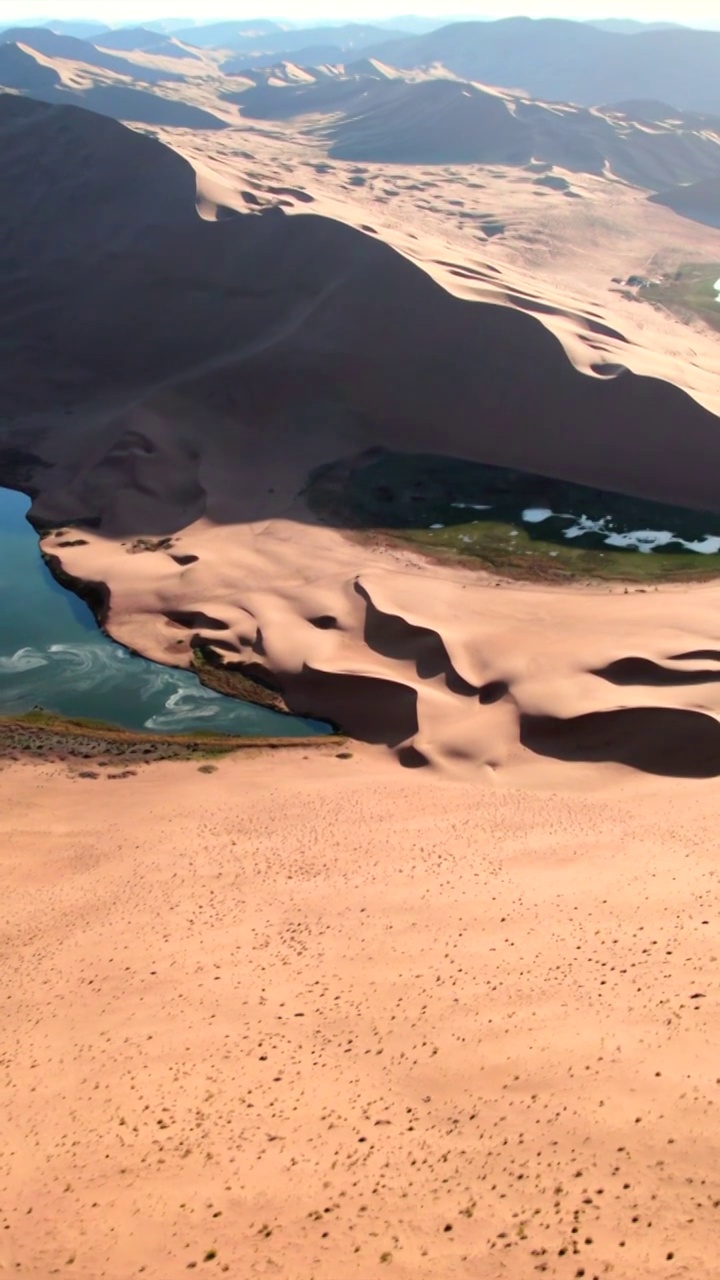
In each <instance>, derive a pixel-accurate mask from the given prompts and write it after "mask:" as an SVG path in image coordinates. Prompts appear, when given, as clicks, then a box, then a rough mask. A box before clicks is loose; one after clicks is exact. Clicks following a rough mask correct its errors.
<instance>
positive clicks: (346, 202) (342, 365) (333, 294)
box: [0, 33, 720, 1280]
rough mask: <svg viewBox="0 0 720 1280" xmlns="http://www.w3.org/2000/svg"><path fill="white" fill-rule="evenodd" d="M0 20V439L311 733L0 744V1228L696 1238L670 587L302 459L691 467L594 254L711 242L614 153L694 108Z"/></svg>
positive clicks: (647, 156)
mask: <svg viewBox="0 0 720 1280" xmlns="http://www.w3.org/2000/svg"><path fill="white" fill-rule="evenodd" d="M21 35H22V33H21ZM28 40H30V42H31V43H30V44H28ZM63 40H65V38H64V37H63ZM33 41H34V44H35V45H37V44H38V41H37V40H36V39H35V37H33V36H32V34H30V35H27V34H26V35H25V36H24V38H20V37H18V39H17V40H16V41H15V42H12V43H10V44H8V45H7V46H2V47H0V83H6V84H7V87H8V88H11V89H13V90H15V91H16V92H14V93H12V94H3V95H0V152H1V156H0V158H1V159H2V164H3V174H4V179H5V184H6V191H7V200H6V201H5V203H4V209H3V213H2V216H3V225H2V237H1V238H0V252H1V255H2V266H3V271H4V279H5V281H6V285H7V287H6V288H5V289H4V291H3V293H2V295H0V339H1V340H2V344H3V351H4V353H5V357H6V359H5V366H4V378H3V381H2V386H1V387H0V483H13V484H16V485H18V487H21V488H23V489H24V490H25V491H26V492H28V493H29V494H31V495H32V498H33V509H32V514H33V519H34V520H35V522H36V524H37V526H38V528H39V529H40V530H42V548H43V551H44V552H45V553H46V555H48V556H49V557H52V559H53V561H54V562H56V563H57V565H58V566H59V567H60V569H61V571H62V572H63V573H64V574H66V575H69V576H70V578H74V579H76V580H77V582H78V583H79V584H85V587H86V588H87V584H92V590H93V592H94V598H95V599H96V600H98V601H100V604H99V606H98V609H99V612H100V614H101V620H102V622H103V625H104V626H105V627H106V628H107V630H108V631H109V633H110V634H111V635H112V636H113V637H114V638H115V639H116V640H118V641H119V642H121V643H123V644H125V645H127V646H128V647H130V648H132V649H135V650H137V651H139V652H141V653H143V654H144V655H145V656H147V657H150V658H152V659H155V660H157V661H160V662H165V663H169V664H175V665H179V666H189V665H190V662H191V656H192V652H193V650H194V649H195V648H196V647H197V646H198V645H199V644H201V645H202V646H203V648H204V650H205V651H206V652H211V653H212V654H214V656H215V659H216V660H217V661H221V662H226V663H229V664H235V665H236V666H239V667H240V668H241V669H242V670H243V671H244V672H247V673H249V674H251V675H253V676H254V677H260V678H261V679H262V680H265V681H267V682H269V683H271V684H272V686H273V688H274V689H275V690H276V691H277V692H278V695H279V696H282V698H283V699H284V702H285V704H286V705H287V706H288V707H289V708H290V709H291V710H292V711H293V712H295V713H298V714H311V715H314V716H317V717H325V718H327V719H328V720H330V721H332V722H333V723H334V724H336V725H337V726H338V727H339V729H340V730H341V731H342V733H344V734H347V735H349V737H350V738H351V739H352V741H351V742H350V744H349V746H348V748H347V750H343V751H341V752H339V751H338V750H337V744H326V745H321V746H318V747H312V748H311V747H308V750H307V754H305V753H304V752H303V751H296V752H293V753H290V752H287V753H285V752H283V751H280V752H274V753H273V754H272V755H269V754H266V753H264V752H262V751H258V753H257V755H256V756H254V755H253V754H252V752H244V753H242V755H241V756H239V757H238V758H231V759H225V760H223V761H222V762H221V763H219V765H218V767H217V769H216V771H215V772H214V773H207V772H206V773H202V774H201V773H199V772H198V766H197V764H195V763H188V762H182V763H180V762H175V761H173V762H167V763H164V762H163V763H157V762H154V763H152V764H151V765H148V766H146V767H142V768H140V769H139V770H135V769H133V770H131V771H128V772H129V773H130V776H126V777H121V778H111V777H107V776H105V775H104V774H103V772H102V770H99V771H98V770H94V769H93V770H91V771H92V772H99V776H98V777H94V778H82V777H80V773H81V772H87V769H82V768H81V767H80V764H79V763H74V762H72V761H70V762H67V763H62V762H58V763H53V762H52V761H50V762H48V761H47V760H44V761H38V760H36V761H29V760H27V759H16V760H11V759H6V760H5V761H4V762H3V765H2V768H0V834H1V836H2V839H1V841H0V868H1V874H2V878H3V885H4V890H5V901H6V927H5V931H4V935H3V944H2V945H3V947H4V952H3V967H4V972H5V973H6V975H7V979H6V983H5V984H4V991H3V996H4V1008H5V1021H4V1034H3V1043H4V1052H3V1068H4V1077H3V1093H2V1103H3V1108H4V1117H5V1126H4V1133H5V1135H6V1140H5V1142H4V1143H3V1151H2V1154H1V1155H0V1212H1V1213H2V1215H4V1219H5V1220H4V1222H3V1226H4V1227H5V1228H6V1230H5V1231H4V1232H3V1233H2V1236H0V1263H2V1265H4V1266H5V1268H6V1269H7V1270H8V1272H12V1273H17V1274H21V1275H23V1276H28V1277H31V1278H34V1280H46V1277H47V1276H49V1275H52V1274H63V1273H65V1272H66V1271H67V1274H72V1275H74V1276H76V1277H81V1278H84V1280H97V1278H99V1277H107V1278H108V1280H125V1278H126V1277H127V1276H130V1275H136V1274H138V1275H139V1274H143V1275H145V1276H147V1277H149V1278H157V1280H168V1278H169V1277H170V1276H173V1275H180V1274H181V1273H182V1274H184V1273H185V1271H186V1270H195V1269H196V1268H197V1270H198V1272H203V1271H207V1270H208V1269H213V1270H220V1271H222V1270H223V1269H224V1270H225V1271H226V1272H227V1273H228V1274H229V1275H231V1276H242V1277H245V1276H255V1275H257V1276H278V1277H282V1280H310V1277H313V1278H314V1280H323V1278H324V1277H327V1280H344V1278H345V1277H348V1280H349V1278H350V1277H357V1280H374V1278H375V1277H376V1276H379V1275H385V1274H386V1273H387V1274H389V1275H393V1274H394V1275H397V1276H398V1277H407V1280H420V1278H421V1277H428V1280H430V1277H432V1278H433V1280H435V1277H439V1276H442V1277H443V1278H445V1277H447V1278H448V1280H452V1278H453V1277H466V1276H467V1277H480V1278H482V1280H485V1277H487V1278H488V1280H494V1278H495V1277H498V1278H499V1277H501V1276H508V1277H510V1278H511V1280H520V1277H523V1278H524V1277H526V1276H530V1275H534V1274H535V1272H536V1271H537V1272H538V1273H545V1274H547V1275H549V1276H558V1277H566V1276H568V1277H569V1276H573V1277H580V1276H585V1277H587V1278H588V1280H590V1277H600V1276H606V1275H613V1276H615V1277H618V1280H655V1277H657V1276H667V1277H668V1278H669V1280H673V1278H674V1277H683V1276H692V1277H693V1280H703V1278H704V1277H706V1276H707V1277H710V1276H712V1275H713V1274H714V1273H715V1270H716V1259H717V1256H718V1251H719V1249H720V1230H719V1228H718V1221H719V1219H718V1214H720V1207H719V1206H720V1191H718V1188H717V1178H716V1172H715V1170H716V1165H717V1159H718V1144H719V1142H720V1130H719V1129H718V1125H717V1123H716V1119H715V1114H714V1108H715V1107H716V1105H717V1101H716V1093H717V1084H718V1081H717V1067H716V1066H715V1065H714V1055H713V1046H714V1044H715V1042H716V1040H717V1018H716V1010H715V1003H716V996H715V994H714V987H713V983H714V980H715V979H714V969H715V967H716V959H717V953H718V948H719V946H720V939H718V937H717V932H718V913H717V901H716V898H717V895H716V890H715V869H714V853H713V850H714V833H715V828H716V825H717V824H716V812H717V804H718V799H719V792H718V788H719V787H720V782H719V781H718V779H720V721H719V717H720V585H719V584H718V582H717V581H710V582H707V583H702V584H699V585H698V584H695V585H683V584H673V585H670V586H668V585H652V586H650V587H649V588H646V587H638V586H637V585H636V586H630V585H628V584H626V583H624V582H616V583H614V584H611V585H608V584H605V585H598V584H597V583H593V582H586V581H579V582H576V583H574V584H572V585H571V586H569V587H567V586H566V587H562V586H558V585H553V584H552V583H538V582H520V581H510V580H506V579H504V578H502V577H499V576H498V575H493V574H491V573H488V572H483V571H481V570H479V569H478V568H476V567H473V566H472V565H470V564H468V563H466V562H457V563H447V562H442V561H440V560H438V559H435V560H433V559H429V558H428V557H427V556H421V555H420V554H419V553H418V552H417V551H416V550H411V549H407V548H405V547H402V546H399V545H397V544H395V543H391V542H390V541H388V540H387V539H384V538H381V537H377V538H366V537H363V538H361V537H359V536H358V535H357V533H356V532H355V531H353V530H352V529H349V528H347V527H346V526H345V524H344V523H343V521H342V520H341V519H338V520H335V521H334V522H326V523H323V522H321V521H320V519H319V518H318V516H317V514H316V513H315V512H314V510H313V508H312V506H311V504H310V503H309V501H308V498H307V485H308V481H309V478H310V477H311V475H312V474H313V472H314V471H315V469H317V468H320V467H323V466H328V465H329V464H338V463H340V462H345V461H347V462H348V463H352V461H353V460H357V459H358V458H362V457H363V456H367V454H368V451H370V450H374V449H378V448H379V447H384V448H390V449H394V450H405V451H410V450H412V451H423V452H428V453H443V454H454V455H455V456H458V457H461V458H465V459H468V460H476V461H482V462H486V463H494V464H497V465H502V466H510V467H516V468H519V469H520V468H521V469H525V470H531V471H535V472H538V473H539V474H541V475H542V474H545V475H551V476H556V477H559V478H561V479H565V480H568V481H577V482H580V483H584V484H589V485H594V486H598V487H603V488H606V489H610V490H615V491H619V492H622V493H629V494H633V495H636V496H640V497H647V498H651V499H655V500H659V501H660V500H661V501H672V502H680V503H684V504H686V505H687V506H689V507H694V508H696V509H706V510H709V511H711V512H717V511H718V500H717V482H716V474H717V469H718V465H720V432H719V430H718V427H719V422H718V414H719V413H720V372H719V366H718V360H717V351H718V336H717V332H716V331H714V330H713V329H712V328H710V327H708V326H706V325H705V324H704V323H703V321H702V319H700V318H699V317H697V316H695V317H681V316H678V315H676V314H672V313H670V312H669V311H665V310H663V309H662V308H661V307H659V306H654V305H651V304H650V303H649V302H647V301H643V300H641V299H640V298H639V296H638V293H637V290H634V289H633V288H632V287H629V286H628V285H627V284H626V283H625V282H626V281H627V280H628V278H629V277H632V276H635V275H639V276H642V277H648V278H652V277H655V276H658V275H661V274H664V273H667V272H671V271H673V270H675V269H676V268H677V267H678V266H679V265H680V264H681V263H684V262H687V261H691V262H697V263H712V262H714V261H717V260H718V259H720V253H719V250H720V238H719V236H718V232H717V230H716V229H715V228H713V227H711V226H707V225H704V223H703V222H701V221H691V220H690V219H689V218H686V217H681V216H679V215H678V214H677V213H676V212H675V211H674V210H673V209H672V208H670V207H666V206H665V205H664V204H662V203H658V202H654V201H652V200H651V199H650V198H649V197H650V196H652V194H653V193H654V192H657V191H667V190H669V189H670V188H674V187H677V186H678V185H679V184H683V183H700V184H703V183H710V184H711V186H712V183H713V182H717V180H718V178H717V175H718V174H719V173H720V133H719V132H718V131H717V129H715V128H714V127H710V125H709V124H708V123H707V122H706V121H705V122H703V121H697V120H696V121H693V120H692V119H690V118H688V119H687V120H685V121H680V122H679V123H678V122H677V121H676V122H675V124H674V125H670V124H669V123H668V120H667V119H665V116H664V115H663V110H662V104H659V109H658V110H656V111H655V113H654V114H655V116H656V117H657V118H650V117H651V116H652V115H653V112H652V111H650V110H649V108H647V109H643V110H640V109H639V108H637V109H634V110H633V109H632V107H631V104H628V106H627V108H626V109H625V110H624V111H620V110H619V109H612V110H611V109H605V108H603V109H602V110H601V109H600V108H593V110H590V111H585V110H581V109H579V108H576V107H573V106H572V105H570V104H567V103H566V104H553V103H547V102H541V103H538V102H534V103H533V102H530V101H525V100H524V99H523V97H522V95H520V94H517V93H516V94H511V93H509V92H507V91H506V90H504V89H503V90H499V89H498V88H497V86H492V85H481V84H475V83H473V84H472V85H471V86H466V87H465V88H463V87H462V85H460V82H459V81H457V79H455V78H454V77H452V76H448V75H446V74H443V72H442V69H437V68H435V69H433V70H432V71H429V72H426V71H416V72H413V73H412V74H411V75H409V76H399V73H398V72H397V71H396V70H395V69H393V68H392V66H387V65H385V64H383V63H378V62H377V61H373V60H372V59H371V58H368V59H366V60H365V61H364V62H363V63H359V64H358V66H357V67H356V70H355V71H354V72H353V71H351V70H349V69H347V68H345V67H338V66H326V67H324V68H323V67H319V68H318V67H316V68H314V69H313V70H312V72H310V71H309V70H308V69H306V68H303V67H302V66H300V65H294V64H291V63H289V62H287V61H285V62H282V63H280V64H279V65H276V66H273V67H271V68H269V69H268V68H265V69H258V70H257V71H256V72H253V74H252V75H241V76H233V77H232V78H230V77H225V78H224V79H223V72H222V69H221V66H220V62H221V59H220V57H219V56H218V55H217V54H215V53H213V52H212V51H205V50H203V51H202V53H198V54H197V55H196V56H194V57H187V56H185V51H184V50H181V52H180V53H177V52H173V51H172V42H169V41H168V42H165V44H162V45H160V46H159V47H160V49H161V56H155V55H154V54H153V52H152V49H151V50H150V52H148V51H144V52H143V51H140V52H137V51H133V50H130V51H128V50H124V49H122V48H119V47H118V48H114V49H112V51H111V52H108V51H107V50H105V51H103V50H102V49H99V50H98V49H95V52H93V49H94V46H92V45H88V49H81V50H78V49H77V44H78V43H81V44H85V43H86V42H73V41H71V42H70V44H69V45H68V44H67V43H63V44H62V45H57V44H52V42H51V43H48V44H45V45H44V48H45V52H42V51H39V49H38V48H36V47H33V44H32V42H33ZM168 46H169V47H170V52H169V51H168ZM178 48H180V46H178ZM88 50H89V51H88ZM126 67H127V68H128V70H126V69H125V68H126ZM3 76H5V79H3ZM228 83H229V84H230V91H228ZM358 86H360V90H361V95H362V96H364V99H365V108H363V110H364V112H365V114H364V115H361V116H360V117H358V116H357V101H358V99H357V94H358ZM388 86H390V87H389V88H388ZM28 92H31V93H32V92H37V93H39V94H40V96H42V97H43V98H46V99H47V101H43V102H35V101H33V100H31V99H30V98H28V97H25V96H22V95H24V94H25V93H28ZM277 95H286V96H285V97H282V98H278V96H277ZM67 103H72V104H77V103H82V104H84V106H89V107H93V108H95V109H96V110H97V111H99V112H101V113H103V114H105V115H109V116H113V115H115V116H119V117H120V119H121V120H125V121H128V122H131V123H132V122H133V121H134V122H135V123H136V124H137V128H136V129H130V128H127V127H126V126H125V125H124V124H123V123H119V122H118V121H116V120H114V119H104V118H101V116H100V115H96V114H94V113H93V112H90V111H86V110H82V109H80V108H79V107H78V105H66V104H67ZM289 103H290V104H291V106H290V107H288V104H289ZM298 103H300V104H302V105H301V110H300V113H299V114H298V111H297V110H296V107H297V104H298ZM390 103H392V104H394V106H393V110H392V111H391V110H389V107H388V104H390ZM438 103H441V104H443V110H445V109H447V113H448V121H449V124H448V127H447V128H443V122H442V118H441V113H439V112H438V111H437V110H436V109H435V108H436V106H437V104H438ZM253 104H254V105H253ZM292 104H295V105H292ZM478 122H480V124H481V125H482V128H483V129H485V130H486V131H487V132H486V134H485V135H484V141H483V148H484V147H485V145H486V144H487V147H488V148H489V149H488V150H482V153H480V152H478V151H477V150H475V151H470V152H468V151H467V150H461V151H460V152H458V153H454V154H451V153H449V152H447V150H445V148H446V147H447V145H448V138H449V136H450V135H452V136H453V137H455V135H456V134H457V131H458V130H460V132H461V133H462V129H464V128H467V137H468V138H469V139H470V141H471V142H472V145H473V147H475V145H476V143H477V130H478ZM147 135H151V136H147ZM461 141H462V142H463V147H464V146H465V142H464V141H463V138H462V137H461ZM161 144H164V145H161ZM528 148H529V149H528ZM536 148H542V149H544V151H543V154H542V155H539V156H538V155H537V154H536ZM621 152H622V155H623V158H622V161H620V159H619V157H620V154H621ZM413 155H415V156H421V157H422V158H421V159H420V160H419V161H418V163H411V159H412V156H413ZM493 157H495V158H493ZM482 159H484V160H485V161H486V163H480V162H479V161H480V160H482ZM431 160H432V163H431ZM466 161H468V162H467V163H466ZM613 166H614V167H613ZM703 189H705V188H703ZM708 189H711V188H708ZM48 191H51V192H52V201H49V200H48V198H47V193H48ZM71 524H72V526H73V529H72V536H68V532H67V527H68V526H69V525H71Z"/></svg>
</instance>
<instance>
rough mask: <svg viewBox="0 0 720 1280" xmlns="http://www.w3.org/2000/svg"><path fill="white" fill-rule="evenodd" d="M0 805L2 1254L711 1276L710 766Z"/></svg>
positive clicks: (297, 771)
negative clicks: (628, 775) (530, 788)
mask: <svg viewBox="0 0 720 1280" xmlns="http://www.w3.org/2000/svg"><path fill="white" fill-rule="evenodd" d="M0 798H1V804H0V813H1V814H2V817H1V818H0V830H1V833H2V841H1V847H2V853H1V854H0V874H1V875H2V880H3V886H4V902H5V910H4V916H5V925H4V930H3V944H2V946H3V952H2V966H3V973H4V975H5V984H4V985H5V988H6V990H5V999H4V1002H3V1004H4V1011H3V1027H4V1031H3V1072H2V1077H1V1078H2V1091H1V1094H0V1096H2V1102H3V1106H4V1115H5V1117H6V1119H5V1121H4V1125H3V1134H4V1138H3V1144H2V1146H3V1151H2V1156H0V1198H1V1203H2V1216H3V1225H4V1226H5V1227H6V1228H7V1229H6V1230H4V1231H3V1232H2V1234H1V1235H0V1258H1V1259H2V1262H3V1264H4V1266H5V1268H6V1269H7V1271H8V1274H10V1273H12V1274H15V1273H16V1272H17V1273H18V1274H21V1275H24V1276H27V1277H29V1280H46V1278H47V1277H48V1276H51V1275H54V1274H59V1275H63V1274H65V1273H67V1274H72V1275H73V1276H76V1277H78V1278H79V1280H100V1278H101V1277H104V1278H106V1280H127V1277H129V1276H136V1275H143V1276H146V1277H149V1278H150V1280H167V1277H169V1276H175V1275H177V1276H180V1275H184V1274H186V1271H187V1270H188V1269H192V1270H195V1267H193V1266H192V1264H196V1267H197V1273H198V1274H205V1273H207V1274H210V1275H214V1274H217V1273H222V1271H223V1269H224V1270H225V1271H226V1272H227V1274H229V1275H232V1276H256V1275H257V1276H282V1277H283V1280H306V1277H308V1276H314V1277H316V1280H350V1278H351V1277H353V1278H355V1277H357V1280H370V1277H373V1278H374V1277H376V1276H378V1277H379V1276H384V1275H385V1274H386V1273H387V1274H388V1275H390V1276H398V1277H402V1278H403V1280H420V1278H425V1277H427V1278H428V1280H430V1278H431V1277H432V1280H435V1277H437V1276H443V1277H447V1280H455V1278H456V1277H458V1278H460V1277H462V1278H464V1277H467V1278H468V1280H470V1277H472V1278H473V1280H474V1278H475V1277H478V1276H482V1277H483V1278H484V1277H488V1280H490V1278H492V1280H494V1278H495V1277H498V1280H499V1278H500V1277H505V1276H507V1277H512V1278H513V1280H515V1278H517V1280H520V1278H521V1277H526V1276H534V1275H535V1274H538V1275H547V1276H552V1277H561V1278H565V1277H575V1276H577V1275H579V1273H580V1272H581V1271H582V1272H583V1274H584V1275H585V1276H587V1277H592V1276H606V1275H612V1276H613V1277H617V1280H656V1277H658V1276H661V1277H668V1278H672V1280H676V1278H677V1280H679V1278H680V1277H685V1276H692V1277H693V1278H694V1280H711V1278H712V1277H714V1275H715V1274H716V1264H717V1250H718V1239H719V1237H720V1227H719V1222H718V1215H719V1214H720V1207H719V1204H718V1202H719V1200H720V1192H719V1191H718V1185H717V1177H716V1169H717V1162H718V1159H719V1158H720V1150H719V1148H718V1134H719V1130H718V1123H717V1115H716V1112H717V1107H718V1085H717V1079H716V1076H717V1062H716V1055H715V1054H714V1052H713V1046H714V1044H715V1042H716V1039H717V1035H716V1032H717V965H716V962H715V956H716V954H717V951H718V947H719V946H720V937H718V923H717V922H718V911H717V906H718V904H717V884H716V874H715V873H716V867H715V853H714V849H715V844H716V828H717V806H718V799H719V797H718V786H717V783H704V784H698V783H687V782H686V783H680V782H671V783H667V782H663V783H661V784H658V783H657V782H655V783H646V784H645V785H644V787H640V788H638V786H637V784H636V785H635V786H634V787H633V788H623V789H621V790H618V789H617V788H613V789H611V790H600V791H596V792H594V793H585V794H577V795H570V794H568V793H567V792H561V793H558V792H553V791H540V792H521V791H520V792H519V791H516V790H511V791H508V790H505V789H502V788H500V789H496V790H487V789H483V788H478V786H477V784H476V783H471V784H459V783H457V784H455V785H450V786H448V785H447V784H446V783H443V782H440V781H433V780H430V781H428V779H427V778H426V777H425V776H423V775H421V774H410V773H406V774H398V773H394V774H392V775H388V774H387V772H386V770H385V768H384V766H383V767H380V766H379V765H378V762H377V760H376V759H375V758H367V757H366V756H365V755H360V756H358V755H357V754H356V755H355V756H354V757H353V759H351V760H337V759H334V758H333V759H329V760H328V759H325V758H323V759H320V758H319V757H315V756H311V758H310V759H307V760H302V759H299V760H298V759H297V757H296V755H295V753H293V754H292V756H291V757H289V758H288V759H287V760H286V761H283V760H282V759H279V758H278V757H276V756H273V758H272V759H271V760H266V759H258V760H250V761H247V760H244V759H238V760H237V761H225V762H223V763H221V764H220V766H219V768H218V771H217V772H216V773H215V774H213V775H212V776H203V775H201V774H199V773H198V772H197V770H196V768H195V767H194V766H192V765H182V764H157V765H152V766H150V767H149V768H147V769H146V770H145V771H143V772H141V774H140V776H137V777H132V778H128V779H126V780H119V781H115V780H111V779H106V780H97V781H91V780H84V779H76V780H72V779H70V778H69V777H68V775H67V774H66V773H65V772H64V771H62V770H60V769H58V768H56V767H55V768H54V767H52V766H49V765H37V766H26V765H14V766H12V767H7V768H6V769H5V770H4V771H3V772H0ZM210 1255H213V1256H210ZM71 1259H72V1262H71V1261H70V1260H71ZM204 1259H207V1261H204ZM18 1264H19V1266H18Z"/></svg>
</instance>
